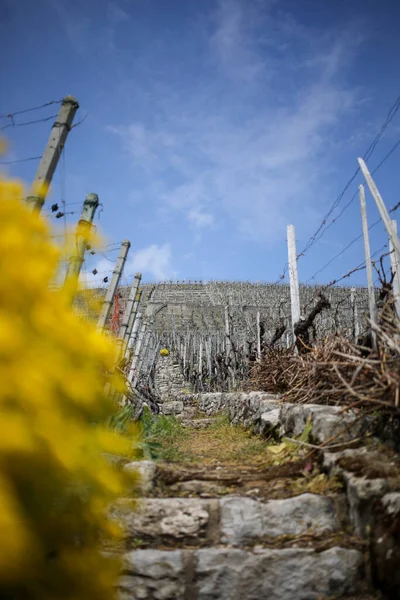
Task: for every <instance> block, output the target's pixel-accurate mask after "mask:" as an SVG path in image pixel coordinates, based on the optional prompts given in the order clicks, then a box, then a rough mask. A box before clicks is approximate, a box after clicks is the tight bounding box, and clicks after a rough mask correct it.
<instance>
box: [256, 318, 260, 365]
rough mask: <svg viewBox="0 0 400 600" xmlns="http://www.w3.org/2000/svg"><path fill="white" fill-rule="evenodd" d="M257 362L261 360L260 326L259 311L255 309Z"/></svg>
mask: <svg viewBox="0 0 400 600" xmlns="http://www.w3.org/2000/svg"><path fill="white" fill-rule="evenodd" d="M257 362H261V328H260V311H259V310H258V311H257Z"/></svg>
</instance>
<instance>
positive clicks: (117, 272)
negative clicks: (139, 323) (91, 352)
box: [97, 240, 131, 329]
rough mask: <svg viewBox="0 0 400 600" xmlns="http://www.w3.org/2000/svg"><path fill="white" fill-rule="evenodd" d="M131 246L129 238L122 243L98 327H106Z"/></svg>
mask: <svg viewBox="0 0 400 600" xmlns="http://www.w3.org/2000/svg"><path fill="white" fill-rule="evenodd" d="M130 247H131V243H130V241H129V240H124V241H123V242H122V244H121V249H120V251H119V255H118V258H117V262H116V263H115V267H114V271H113V274H112V277H111V281H110V285H109V286H108V289H107V292H106V295H105V298H104V300H103V304H102V307H101V311H100V316H99V318H98V321H97V328H98V329H104V328H105V326H106V323H107V320H108V317H109V316H110V312H111V307H112V303H113V300H114V296H115V292H116V291H117V287H118V284H119V281H120V279H121V275H122V271H123V270H124V266H125V262H126V257H127V256H128V252H129V248H130Z"/></svg>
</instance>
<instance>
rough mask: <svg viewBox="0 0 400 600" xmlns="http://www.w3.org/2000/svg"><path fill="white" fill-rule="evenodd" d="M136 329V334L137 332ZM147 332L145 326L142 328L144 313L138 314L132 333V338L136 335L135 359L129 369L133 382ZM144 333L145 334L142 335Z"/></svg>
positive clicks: (129, 375) (130, 379)
mask: <svg viewBox="0 0 400 600" xmlns="http://www.w3.org/2000/svg"><path fill="white" fill-rule="evenodd" d="M135 329H136V332H135ZM143 329H144V330H145V325H143V326H142V313H138V316H137V319H136V321H135V325H134V327H133V332H132V337H133V333H135V345H134V346H133V357H132V362H131V367H130V369H129V373H128V380H129V381H132V380H133V378H134V375H135V369H136V365H137V362H138V358H139V354H140V347H141V345H142V341H143V335H144V331H143ZM142 331H143V333H142Z"/></svg>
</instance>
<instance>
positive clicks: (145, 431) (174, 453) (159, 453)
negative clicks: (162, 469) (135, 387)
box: [139, 408, 188, 462]
mask: <svg viewBox="0 0 400 600" xmlns="http://www.w3.org/2000/svg"><path fill="white" fill-rule="evenodd" d="M140 429H141V433H142V441H141V442H140V444H139V445H140V449H141V450H142V453H143V458H149V459H150V458H151V459H157V460H165V461H174V462H175V461H179V460H184V459H185V457H184V455H183V454H182V451H181V450H180V444H181V443H182V442H183V440H184V439H185V438H186V437H187V436H188V431H187V430H186V429H185V428H184V427H182V424H181V423H180V422H179V421H178V420H177V419H176V418H175V417H170V416H166V415H153V414H152V413H151V412H150V411H149V410H148V409H147V408H145V410H144V412H143V416H142V419H141V422H140Z"/></svg>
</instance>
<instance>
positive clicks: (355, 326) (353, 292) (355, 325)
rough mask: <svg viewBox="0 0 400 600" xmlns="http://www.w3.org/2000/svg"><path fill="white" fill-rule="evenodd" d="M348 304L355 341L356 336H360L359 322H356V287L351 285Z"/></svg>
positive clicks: (355, 339)
mask: <svg viewBox="0 0 400 600" xmlns="http://www.w3.org/2000/svg"><path fill="white" fill-rule="evenodd" d="M350 305H351V313H352V321H353V331H352V335H353V340H354V342H355V343H357V341H358V338H359V337H360V324H359V322H358V308H357V302H356V288H355V287H352V288H351V290H350Z"/></svg>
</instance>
